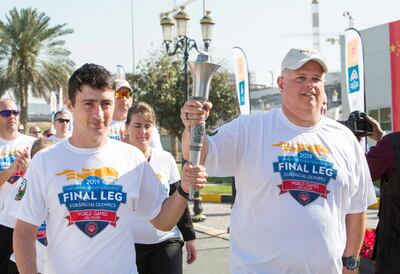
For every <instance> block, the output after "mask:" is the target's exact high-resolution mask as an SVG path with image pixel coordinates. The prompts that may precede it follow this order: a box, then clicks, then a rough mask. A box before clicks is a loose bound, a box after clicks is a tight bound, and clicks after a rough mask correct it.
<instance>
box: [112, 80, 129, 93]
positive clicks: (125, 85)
mask: <svg viewBox="0 0 400 274" xmlns="http://www.w3.org/2000/svg"><path fill="white" fill-rule="evenodd" d="M120 88H127V89H129V91H130V92H132V88H131V85H130V84H129V82H128V81H126V80H116V81H115V91H118V90H119V89H120Z"/></svg>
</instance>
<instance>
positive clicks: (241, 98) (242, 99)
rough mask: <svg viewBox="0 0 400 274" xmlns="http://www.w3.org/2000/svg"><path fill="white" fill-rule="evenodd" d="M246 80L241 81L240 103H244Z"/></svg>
mask: <svg viewBox="0 0 400 274" xmlns="http://www.w3.org/2000/svg"><path fill="white" fill-rule="evenodd" d="M244 103H245V102H244V81H240V82H239V105H241V106H243V105H244Z"/></svg>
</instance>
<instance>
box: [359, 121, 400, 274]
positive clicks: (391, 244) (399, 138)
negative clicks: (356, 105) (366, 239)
mask: <svg viewBox="0 0 400 274" xmlns="http://www.w3.org/2000/svg"><path fill="white" fill-rule="evenodd" d="M368 120H369V122H370V124H371V125H372V128H373V134H372V135H370V136H369V137H370V138H371V139H373V140H375V141H377V144H376V145H375V146H373V147H371V149H370V150H369V151H368V153H367V154H366V157H367V161H368V165H369V168H370V171H371V177H372V180H374V181H376V180H378V179H380V189H381V191H380V194H381V196H380V204H379V214H378V215H379V223H378V227H377V230H376V239H375V247H374V255H373V259H375V260H376V263H375V270H376V273H378V274H381V273H400V261H399V258H400V132H393V133H390V134H387V135H385V136H383V135H384V132H383V130H382V129H381V127H380V125H379V123H378V122H377V121H376V120H375V119H373V118H371V117H368Z"/></svg>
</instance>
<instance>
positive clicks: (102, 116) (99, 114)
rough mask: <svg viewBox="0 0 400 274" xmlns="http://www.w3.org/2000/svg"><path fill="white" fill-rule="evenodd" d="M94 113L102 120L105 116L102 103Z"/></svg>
mask: <svg viewBox="0 0 400 274" xmlns="http://www.w3.org/2000/svg"><path fill="white" fill-rule="evenodd" d="M93 115H94V116H95V117H96V118H98V119H99V120H102V119H103V118H104V111H103V108H102V106H101V105H100V104H99V105H98V106H97V107H96V108H95V109H94V111H93Z"/></svg>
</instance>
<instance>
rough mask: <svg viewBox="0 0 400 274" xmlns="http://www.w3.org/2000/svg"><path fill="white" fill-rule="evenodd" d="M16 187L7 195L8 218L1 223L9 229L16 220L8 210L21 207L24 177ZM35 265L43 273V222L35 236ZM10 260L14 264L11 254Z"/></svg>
mask: <svg viewBox="0 0 400 274" xmlns="http://www.w3.org/2000/svg"><path fill="white" fill-rule="evenodd" d="M15 185H16V187H14V188H13V189H12V190H11V191H10V193H9V195H8V196H7V200H6V204H7V205H9V207H8V208H7V215H8V218H7V219H6V220H7V222H6V223H2V225H5V226H7V227H10V228H13V229H14V228H15V222H16V219H15V218H14V217H13V216H11V215H9V213H10V210H11V208H12V210H13V211H16V210H19V208H20V207H21V200H22V198H23V197H24V195H25V191H26V186H27V181H26V179H25V178H24V177H20V178H19V179H18V181H17V182H16V183H15ZM36 240H37V241H36V264H37V268H38V271H39V273H43V271H44V260H45V252H46V246H47V237H46V223H45V222H43V223H42V224H41V225H40V227H39V229H38V232H37V234H36ZM10 260H12V261H13V262H15V256H14V253H12V254H11V256H10Z"/></svg>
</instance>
